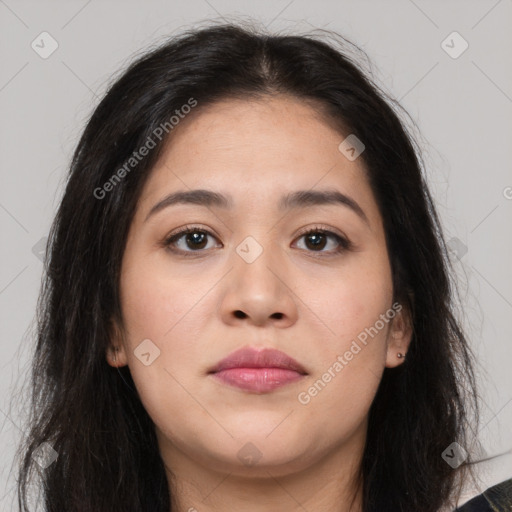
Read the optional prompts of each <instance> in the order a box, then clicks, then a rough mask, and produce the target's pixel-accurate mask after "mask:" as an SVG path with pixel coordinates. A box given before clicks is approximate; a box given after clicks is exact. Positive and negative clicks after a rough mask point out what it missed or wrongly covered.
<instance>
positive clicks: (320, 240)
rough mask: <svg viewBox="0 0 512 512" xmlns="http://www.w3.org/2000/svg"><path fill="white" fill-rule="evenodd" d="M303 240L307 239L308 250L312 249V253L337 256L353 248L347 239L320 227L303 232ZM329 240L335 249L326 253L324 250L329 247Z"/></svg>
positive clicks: (301, 236)
mask: <svg viewBox="0 0 512 512" xmlns="http://www.w3.org/2000/svg"><path fill="white" fill-rule="evenodd" d="M302 238H304V239H305V246H306V250H307V249H310V250H311V252H320V253H334V254H337V253H340V252H343V251H346V250H349V249H350V248H351V247H352V244H351V243H350V242H349V241H348V240H347V239H346V238H344V237H342V236H340V235H338V234H337V233H334V232H332V231H329V230H327V229H322V228H320V227H314V228H311V229H308V230H307V231H305V232H303V233H302V234H301V235H300V237H299V239H302ZM329 240H331V244H330V245H331V248H332V246H333V245H334V248H333V249H332V250H327V251H324V250H323V249H325V247H326V246H328V245H329Z"/></svg>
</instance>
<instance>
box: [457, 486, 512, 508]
mask: <svg viewBox="0 0 512 512" xmlns="http://www.w3.org/2000/svg"><path fill="white" fill-rule="evenodd" d="M510 511H512V478H510V479H509V480H505V481H504V482H500V483H499V484H497V485H494V486H492V487H489V489H487V490H486V491H484V492H483V493H482V494H479V495H478V496H475V497H474V498H472V499H470V500H469V501H468V502H466V503H464V505H462V506H460V507H458V508H456V509H455V511H454V512H510Z"/></svg>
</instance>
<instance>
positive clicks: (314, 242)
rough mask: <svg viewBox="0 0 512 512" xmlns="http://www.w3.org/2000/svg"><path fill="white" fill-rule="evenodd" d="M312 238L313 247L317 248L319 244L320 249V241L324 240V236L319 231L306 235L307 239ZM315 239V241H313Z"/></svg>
mask: <svg viewBox="0 0 512 512" xmlns="http://www.w3.org/2000/svg"><path fill="white" fill-rule="evenodd" d="M311 240H313V244H312V246H313V248H316V249H318V248H319V247H320V246H321V247H320V249H323V244H322V242H325V236H324V235H323V234H321V233H317V234H310V235H308V236H307V241H308V242H309V241H311ZM315 240H316V241H315Z"/></svg>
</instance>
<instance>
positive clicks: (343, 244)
mask: <svg viewBox="0 0 512 512" xmlns="http://www.w3.org/2000/svg"><path fill="white" fill-rule="evenodd" d="M190 233H204V234H206V235H210V236H212V237H214V238H216V237H215V235H213V234H212V233H210V232H209V231H208V230H205V229H203V228H200V227H199V226H185V227H184V228H183V229H181V230H180V231H177V232H175V233H172V234H170V235H169V236H167V237H166V238H165V239H164V240H163V241H162V246H164V247H165V248H167V249H168V250H169V251H171V252H174V253H179V254H189V253H201V252H204V251H205V250H204V249H198V250H197V251H193V250H190V251H183V250H181V249H176V248H174V247H172V244H173V243H175V242H176V241H178V240H179V239H180V238H181V237H183V236H185V235H187V234H190ZM313 233H315V234H322V235H326V236H328V237H332V238H334V239H335V240H336V242H338V247H337V248H336V249H334V250H331V251H327V252H325V251H307V252H310V253H313V254H315V253H317V254H318V255H319V257H328V256H333V255H336V254H340V253H343V252H345V251H348V250H351V249H352V248H353V244H352V243H351V242H350V241H349V240H348V239H346V238H344V237H342V236H340V235H338V234H337V233H334V232H332V231H329V230H327V229H324V228H322V227H319V226H314V227H313V228H309V229H307V230H305V231H302V232H301V233H300V234H299V236H298V238H302V237H304V236H307V235H310V234H313Z"/></svg>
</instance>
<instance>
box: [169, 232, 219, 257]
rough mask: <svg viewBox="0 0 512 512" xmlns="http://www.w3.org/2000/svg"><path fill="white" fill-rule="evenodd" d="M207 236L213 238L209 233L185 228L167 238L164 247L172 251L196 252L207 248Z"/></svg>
mask: <svg viewBox="0 0 512 512" xmlns="http://www.w3.org/2000/svg"><path fill="white" fill-rule="evenodd" d="M209 236H211V237H213V235H212V234H211V233H210V232H208V231H205V230H204V229H199V228H195V227H187V228H186V229H183V230H181V231H179V232H177V233H174V234H173V235H171V236H170V237H168V238H167V239H166V240H165V242H164V245H165V246H166V247H169V249H171V250H173V251H174V250H176V251H182V252H198V251H201V250H203V249H205V248H209V247H207V244H208V237H209Z"/></svg>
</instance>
